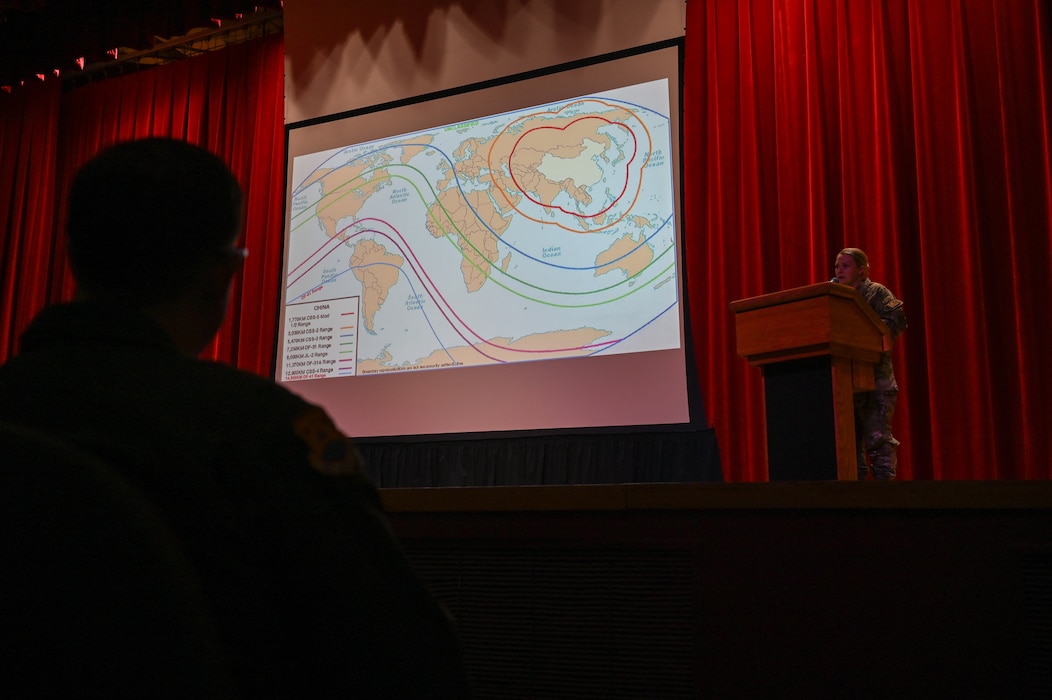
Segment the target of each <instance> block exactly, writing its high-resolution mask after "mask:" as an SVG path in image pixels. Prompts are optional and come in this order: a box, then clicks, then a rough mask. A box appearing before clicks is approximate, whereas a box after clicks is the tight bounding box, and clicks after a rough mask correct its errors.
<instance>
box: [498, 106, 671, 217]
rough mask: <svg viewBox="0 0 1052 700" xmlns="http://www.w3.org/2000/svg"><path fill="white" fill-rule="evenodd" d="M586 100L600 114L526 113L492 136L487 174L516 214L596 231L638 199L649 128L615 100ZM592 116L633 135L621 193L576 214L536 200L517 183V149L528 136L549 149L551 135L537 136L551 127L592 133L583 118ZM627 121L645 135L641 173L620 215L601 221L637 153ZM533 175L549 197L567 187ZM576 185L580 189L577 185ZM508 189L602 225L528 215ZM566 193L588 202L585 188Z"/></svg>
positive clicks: (625, 190)
mask: <svg viewBox="0 0 1052 700" xmlns="http://www.w3.org/2000/svg"><path fill="white" fill-rule="evenodd" d="M587 102H592V103H595V104H598V105H602V106H603V108H604V109H603V111H602V113H601V116H600V115H599V114H592V115H587V114H586V115H580V116H567V117H558V116H553V113H551V112H536V113H534V114H530V115H526V116H524V117H521V118H519V119H516V120H515V121H513V122H511V123H509V124H508V125H507V126H506V127H504V129H503V130H502V131H501V132H500V133H499V134H498V135H497V137H496V138H495V139H494V140H493V142H492V144H491V145H490V149H489V153H488V156H487V165H488V167H489V172H490V177H491V178H492V180H493V183H494V184H495V185H497V187H496V189H497V190H498V191H499V192H500V193H501V196H502V197H503V198H504V199H505V201H507V202H508V204H509V206H511V207H512V208H513V209H515V210H516V211H517V212H518V213H519V214H521V215H522V216H524V217H525V218H527V219H529V220H530V221H533V222H536V223H539V224H544V225H550V226H557V227H559V228H561V229H563V230H565V231H569V232H571V233H595V232H597V231H602V230H604V229H607V228H610V227H611V226H614V225H616V224H617V223H618V222H619V221H621V220H622V219H624V218H625V217H626V216H627V215H628V213H629V212H630V211H631V210H632V208H633V207H634V206H635V203H636V201H637V200H638V199H639V193H640V190H641V189H642V186H643V178H642V170H643V168H645V167H646V165H647V163H648V162H649V160H650V153H651V152H652V150H653V149H652V147H651V146H652V144H651V138H650V131H649V130H648V129H647V128H646V125H645V124H644V123H643V122H642V121H641V120H640V119H639V118H638V117H636V115H635V114H634V113H632V112H631V111H630V110H627V109H625V108H624V107H621V106H619V105H616V104H611V103H607V102H603V101H602V100H595V99H591V100H588V101H587ZM581 104H582V102H574V103H571V104H568V105H565V106H563V107H562V108H561V109H560V110H559V112H562V111H564V110H566V109H569V108H570V107H577V106H580V105H581ZM592 120H598V121H601V122H603V124H608V125H614V126H618V127H621V128H623V129H625V130H626V131H627V132H628V134H629V135H631V137H632V143H633V145H634V146H635V151H634V152H633V154H632V157H631V158H629V160H628V163H626V165H625V177H624V187H623V188H622V191H621V193H620V194H619V195H618V196H617V197H616V198H614V200H613V201H611V202H610V204H608V205H607V206H605V207H603V208H602V209H601V210H598V211H595V212H592V213H588V214H579V213H577V212H571V211H568V210H566V209H563V208H562V207H559V206H557V205H555V204H552V203H545V202H543V201H538V200H537V199H536V198H535V197H532V196H530V195H529V194H528V193H527V190H526V188H524V187H523V186H522V185H521V184H520V183H519V180H518V177H517V176H516V173H515V170H514V168H513V163H514V159H515V156H516V153H520V154H521V153H522V152H523V151H524V150H529V147H530V144H531V140H543V141H544V142H545V144H546V145H545V146H544V147H543V148H539V149H536V150H537V152H543V153H547V152H550V151H551V147H550V146H551V144H550V139H539V138H538V137H539V136H541V135H542V134H543V135H548V132H551V131H555V132H560V133H566V134H568V135H570V136H573V133H572V132H573V130H574V129H581V128H586V129H587V130H588V132H589V135H592V136H594V135H595V133H596V128H597V127H595V126H594V125H586V122H590V121H592ZM629 121H633V122H635V123H636V124H637V125H638V127H639V128H640V129H641V130H642V133H643V134H644V135H645V141H646V150H645V153H646V158H644V159H643V160H642V162H641V163H639V165H638V169H639V172H640V176H639V177H638V178H636V180H637V181H636V186H635V191H634V192H633V193H632V203H631V205H630V206H628V207H626V208H625V210H624V211H623V212H622V213H621V215H620V216H618V217H617V218H616V219H613V220H612V221H602V219H603V218H604V216H605V214H606V213H607V212H609V211H610V209H612V208H613V207H614V206H615V205H616V204H617V203H618V202H619V201H620V200H622V199H623V198H624V197H625V195H626V194H627V193H628V185H629V182H630V181H631V177H630V175H631V168H632V165H633V163H634V162H635V160H636V154H638V153H639V148H638V146H639V138H638V137H637V134H636V131H635V130H634V129H633V128H631V127H629V126H628V123H629ZM516 126H519V127H522V129H523V131H522V134H521V135H520V136H519V137H518V138H517V139H515V141H514V142H512V141H511V137H510V136H509V135H508V132H509V130H511V129H513V128H515V127H516ZM571 140H572V139H571ZM520 157H521V156H520ZM494 164H496V167H494ZM505 165H506V166H507V169H508V173H509V174H510V176H511V177H510V181H509V179H508V178H505V177H504V174H503V173H504V170H503V169H502V168H503V166H505ZM530 166H532V167H529V166H528V167H527V170H529V169H533V170H535V164H530ZM536 177H537V178H539V179H540V180H543V182H540V183H539V184H540V185H541V186H542V187H544V186H545V185H547V189H548V190H550V192H549V193H550V194H551V197H552V198H554V195H555V194H557V193H558V192H559V191H561V190H563V189H566V185H565V183H554V182H551V181H550V180H547V179H546V178H544V177H543V175H540V173H536ZM577 189H578V190H580V188H577ZM508 190H512V191H514V192H518V193H519V194H520V195H521V196H522V197H523V198H525V199H526V200H527V201H529V202H531V203H533V204H536V205H537V206H540V207H544V208H546V209H557V210H559V211H561V212H563V213H565V214H567V215H570V216H573V217H575V218H577V219H593V220H594V221H593V223H596V224H601V225H596V226H594V227H588V228H586V227H584V226H582V227H579V228H573V227H569V226H566V225H564V224H562V223H560V222H558V221H551V220H544V219H538V218H537V217H534V216H530V215H529V214H528V213H527V212H525V211H523V210H522V209H521V208H520V207H519V206H518V204H517V203H516V202H515V201H513V200H512V198H511V197H510V196H509V195H508ZM568 194H569V195H570V196H571V197H574V198H575V199H577V200H578V201H581V202H582V203H585V204H588V203H590V196H589V195H588V193H587V192H585V191H583V190H580V191H577V192H572V191H568Z"/></svg>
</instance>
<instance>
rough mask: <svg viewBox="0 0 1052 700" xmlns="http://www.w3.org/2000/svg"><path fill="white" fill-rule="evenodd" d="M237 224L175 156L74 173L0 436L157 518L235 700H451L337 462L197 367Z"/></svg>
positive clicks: (296, 405)
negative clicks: (198, 592)
mask: <svg viewBox="0 0 1052 700" xmlns="http://www.w3.org/2000/svg"><path fill="white" fill-rule="evenodd" d="M241 207H242V195H241V189H240V187H239V186H238V183H237V181H236V179H235V178H234V176H233V175H232V174H231V172H230V171H229V170H228V168H227V167H226V166H225V165H224V163H223V162H222V161H221V160H220V159H218V158H217V157H215V156H213V155H212V154H210V153H208V152H207V151H204V150H202V149H199V148H197V147H194V146H191V145H188V144H186V143H184V142H181V141H176V140H169V139H145V140H139V141H131V142H126V143H122V144H119V145H117V146H114V147H112V148H110V149H108V150H106V151H104V152H103V153H101V154H100V155H98V156H96V157H95V158H94V159H93V160H92V161H90V162H89V163H88V164H87V165H86V166H85V167H84V168H83V169H81V170H80V171H79V173H78V174H77V176H76V177H75V179H74V182H73V185H72V188H71V191H70V199H69V209H68V253H69V259H70V264H71V266H72V269H73V273H74V276H75V278H76V281H77V285H78V299H77V301H75V302H73V303H69V304H60V305H56V306H53V307H51V308H48V309H45V310H44V311H43V312H42V313H41V314H40V315H39V316H38V317H37V318H36V319H35V320H34V321H33V323H32V324H31V325H30V327H29V328H28V329H27V331H26V332H25V334H24V336H23V338H22V345H21V354H20V355H19V356H18V357H16V358H14V359H13V360H12V361H10V362H9V363H8V364H7V365H5V366H3V367H0V420H6V421H8V422H11V423H17V424H21V425H24V426H28V427H32V428H36V429H38V430H42V431H46V432H47V433H49V434H51V435H56V436H59V437H61V438H64V439H66V440H68V441H69V442H70V443H72V444H74V445H76V446H78V447H79V448H81V449H82V450H84V451H85V452H87V453H90V454H91V455H93V456H94V457H95V458H98V459H100V460H102V461H103V462H105V463H107V464H108V465H110V466H111V467H113V468H114V469H115V470H116V471H117V472H118V473H119V474H121V475H122V476H123V477H124V478H125V479H127V481H128V482H130V483H131V484H132V485H133V486H134V487H136V488H138V489H139V490H141V492H142V493H143V494H145V496H146V497H147V498H148V499H149V500H151V501H152V502H153V503H154V504H155V505H156V507H157V510H158V511H159V513H160V514H161V516H162V518H163V519H164V520H165V522H166V524H167V525H168V526H170V528H171V529H172V531H174V533H175V534H176V536H177V538H178V540H179V542H180V544H181V546H182V547H183V549H184V551H185V555H186V559H187V560H188V561H189V562H190V563H191V565H192V566H193V567H194V569H195V571H196V573H197V575H198V576H199V578H200V581H201V582H202V585H203V588H204V593H205V598H206V603H207V606H208V609H209V611H210V613H211V615H212V617H213V619H214V623H215V626H216V628H217V629H218V632H219V635H220V642H221V646H222V650H223V652H224V654H225V655H226V657H227V659H228V663H229V665H230V669H231V672H232V675H233V677H234V679H235V681H236V683H237V685H238V690H239V692H241V693H242V694H243V695H245V696H246V697H259V696H271V697H274V696H283V697H320V696H329V695H333V694H337V693H339V694H341V695H344V696H347V697H361V698H388V697H421V698H446V697H464V696H466V695H467V681H466V675H465V671H464V667H463V663H462V659H461V656H460V652H459V648H458V644H457V640H456V637H455V634H454V632H453V628H452V625H451V622H450V620H449V618H448V617H447V615H446V614H445V612H444V611H443V609H442V608H441V607H440V606H439V605H438V604H437V603H436V602H435V601H434V599H433V598H432V597H431V595H430V594H429V593H428V591H427V590H425V587H424V586H423V585H422V584H421V583H420V581H419V580H418V579H417V577H416V576H415V575H414V574H413V572H412V571H411V570H410V568H409V566H408V564H407V562H406V560H405V558H404V557H403V555H402V553H401V551H400V550H399V548H398V546H397V544H396V542H395V541H394V539H393V538H392V536H391V534H390V532H389V528H388V523H387V521H386V518H385V516H384V515H383V513H382V510H381V505H380V501H379V498H378V495H377V492H376V490H375V489H374V488H373V487H372V486H371V485H370V484H369V483H368V482H367V480H366V479H365V478H364V477H363V476H362V474H361V464H360V461H359V455H358V452H357V450H356V449H355V447H354V446H353V444H352V443H351V442H350V441H349V440H348V439H347V438H345V437H344V436H343V435H341V434H340V432H339V431H338V430H337V429H336V428H335V427H334V425H333V423H332V421H331V420H330V419H329V417H328V416H327V414H326V413H325V412H324V411H323V410H321V409H320V408H318V407H316V406H312V405H310V404H308V403H306V402H304V401H303V400H302V399H300V398H299V397H297V396H295V395H293V394H292V393H290V392H288V391H286V390H285V389H283V388H282V387H280V386H278V385H277V384H275V383H273V382H271V381H268V380H266V379H263V378H260V377H256V376H254V375H250V374H248V373H244V372H239V371H237V370H235V369H233V368H231V367H228V366H224V365H220V364H217V363H212V362H206V361H202V360H199V359H197V358H198V355H199V354H200V353H201V351H202V350H203V349H204V347H205V346H206V345H207V344H208V343H209V342H210V341H211V339H212V338H213V336H214V335H215V333H216V331H217V330H218V328H219V326H220V324H221V322H222V321H223V319H224V317H225V315H226V312H227V303H228V298H229V292H230V287H231V281H232V279H233V277H234V275H235V274H236V273H237V272H238V271H239V270H240V269H241V266H242V263H243V260H244V251H242V250H240V249H238V248H236V247H235V241H236V239H237V237H238V235H239V233H240V229H241ZM142 614H143V615H144V616H149V615H150V610H148V609H144V610H143V611H142ZM158 685H159V687H163V686H164V683H163V679H158Z"/></svg>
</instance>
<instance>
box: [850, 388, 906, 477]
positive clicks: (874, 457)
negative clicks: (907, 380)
mask: <svg viewBox="0 0 1052 700" xmlns="http://www.w3.org/2000/svg"><path fill="white" fill-rule="evenodd" d="M898 395H899V392H898V391H897V390H892V391H866V392H862V393H860V394H855V436H856V439H857V440H858V443H859V450H858V478H859V480H860V481H861V480H863V479H865V478H866V476H867V475H868V473H869V471H870V470H872V471H873V478H874V479H878V480H882V481H886V480H891V479H894V478H895V467H896V465H897V459H896V448H898V446H899V441H898V440H896V439H895V436H894V435H892V434H891V417H892V416H893V415H894V413H895V401H896V400H897V399H898ZM867 457H868V464H867Z"/></svg>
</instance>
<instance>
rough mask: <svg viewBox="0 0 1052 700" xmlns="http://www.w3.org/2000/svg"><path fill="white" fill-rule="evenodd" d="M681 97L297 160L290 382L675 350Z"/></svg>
mask: <svg viewBox="0 0 1052 700" xmlns="http://www.w3.org/2000/svg"><path fill="white" fill-rule="evenodd" d="M668 90H669V85H668V81H666V80H656V81H652V82H647V83H642V84H638V85H633V86H629V87H624V88H620V89H617V90H612V91H607V92H603V93H600V94H594V95H588V96H583V97H579V98H575V99H570V100H564V101H560V102H556V103H551V104H545V105H539V106H534V107H531V108H529V109H522V110H516V111H512V112H505V113H501V114H497V115H491V116H484V117H479V118H477V119H472V120H469V121H465V122H461V123H456V124H448V125H444V126H439V127H435V128H431V129H426V130H421V131H416V132H413V133H409V134H402V135H399V136H395V137H391V138H385V139H382V140H377V141H372V142H369V143H358V144H353V145H347V146H344V147H340V148H335V149H331V150H327V151H323V152H318V153H311V154H307V155H301V156H297V157H295V158H294V159H293V162H292V168H291V200H290V206H289V211H288V215H289V221H288V224H289V237H288V245H287V251H286V253H287V265H286V270H285V285H286V289H285V325H284V328H283V331H282V334H283V335H282V338H281V345H282V360H281V376H282V380H283V381H296V380H300V379H320V378H326V377H337V376H363V375H370V374H377V373H381V372H410V371H418V370H432V369H440V368H451V367H464V366H470V365H480V364H492V363H511V362H526V361H537V360H547V359H552V358H567V357H585V356H589V355H596V354H613V353H624V352H646V351H651V350H663V349H670V348H678V347H679V346H680V342H681V341H680V328H679V315H680V312H679V294H680V292H679V287H680V285H679V280H678V273H677V261H678V253H677V250H676V220H675V216H674V213H675V206H676V204H675V202H676V200H675V197H674V178H673V160H674V159H673V153H672V146H671V143H672V138H671V136H672V135H671V133H670V121H669V116H668V114H669V95H668ZM422 108H426V107H422Z"/></svg>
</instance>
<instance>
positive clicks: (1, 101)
mask: <svg viewBox="0 0 1052 700" xmlns="http://www.w3.org/2000/svg"><path fill="white" fill-rule="evenodd" d="M60 90H61V85H60V83H59V81H58V79H56V78H54V77H51V78H49V79H47V80H45V81H43V82H40V83H30V84H29V85H27V86H26V87H25V88H22V89H20V90H18V91H17V92H12V93H0V235H2V238H0V362H3V361H4V359H5V358H7V357H9V356H11V355H12V354H14V352H15V351H16V349H17V347H18V337H19V335H20V334H21V331H22V329H23V328H24V327H25V326H26V324H27V323H29V321H30V320H31V319H32V318H33V316H34V315H35V314H36V313H37V311H39V310H40V309H41V308H42V307H43V306H44V305H45V304H46V303H47V301H48V300H49V298H50V288H49V283H50V280H51V261H52V248H53V244H54V212H55V178H56V170H55V162H56V161H55V159H56V151H57V143H56V142H57V139H58V119H59V101H60V95H61V92H60Z"/></svg>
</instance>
